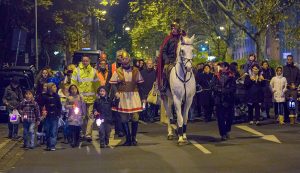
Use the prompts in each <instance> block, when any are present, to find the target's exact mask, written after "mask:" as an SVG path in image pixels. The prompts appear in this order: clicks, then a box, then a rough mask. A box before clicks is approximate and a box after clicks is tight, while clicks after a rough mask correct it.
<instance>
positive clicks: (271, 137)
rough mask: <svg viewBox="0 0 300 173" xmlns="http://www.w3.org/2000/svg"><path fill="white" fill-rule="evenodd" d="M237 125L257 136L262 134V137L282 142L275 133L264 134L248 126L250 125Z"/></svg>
mask: <svg viewBox="0 0 300 173" xmlns="http://www.w3.org/2000/svg"><path fill="white" fill-rule="evenodd" d="M235 127H237V128H239V129H242V130H245V131H247V132H249V133H252V134H254V135H256V136H260V137H261V139H264V140H267V141H271V142H275V143H278V144H281V141H280V140H279V139H278V138H277V137H276V136H275V135H264V134H263V133H261V132H259V131H257V130H254V129H252V128H250V127H248V126H235Z"/></svg>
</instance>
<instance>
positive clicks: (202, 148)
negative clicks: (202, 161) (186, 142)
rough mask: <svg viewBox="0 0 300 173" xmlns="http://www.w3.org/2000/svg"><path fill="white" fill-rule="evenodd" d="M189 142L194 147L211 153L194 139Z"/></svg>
mask: <svg viewBox="0 0 300 173" xmlns="http://www.w3.org/2000/svg"><path fill="white" fill-rule="evenodd" d="M190 142H191V143H192V144H193V145H194V146H195V147H196V148H198V149H199V150H200V151H202V152H203V153H204V154H211V151H209V150H208V149H206V148H205V147H204V146H203V145H201V144H199V143H198V142H196V141H194V140H190Z"/></svg>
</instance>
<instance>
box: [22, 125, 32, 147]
mask: <svg viewBox="0 0 300 173" xmlns="http://www.w3.org/2000/svg"><path fill="white" fill-rule="evenodd" d="M34 128H35V123H34V122H28V121H25V122H23V138H24V146H26V147H34V136H35V135H34Z"/></svg>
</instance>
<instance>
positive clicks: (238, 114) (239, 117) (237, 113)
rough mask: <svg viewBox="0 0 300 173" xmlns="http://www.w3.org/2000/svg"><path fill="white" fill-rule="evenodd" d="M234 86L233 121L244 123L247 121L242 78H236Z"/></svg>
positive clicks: (245, 94) (245, 98)
mask: <svg viewBox="0 0 300 173" xmlns="http://www.w3.org/2000/svg"><path fill="white" fill-rule="evenodd" d="M236 86H237V87H236V92H235V108H234V119H233V123H244V122H247V121H248V106H247V90H246V88H245V86H244V79H243V78H239V79H237V80H236Z"/></svg>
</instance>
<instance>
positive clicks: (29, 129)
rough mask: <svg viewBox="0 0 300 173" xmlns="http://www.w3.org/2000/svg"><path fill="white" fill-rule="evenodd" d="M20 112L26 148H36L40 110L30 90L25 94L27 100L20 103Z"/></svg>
mask: <svg viewBox="0 0 300 173" xmlns="http://www.w3.org/2000/svg"><path fill="white" fill-rule="evenodd" d="M19 112H20V114H21V118H22V121H23V138H24V144H23V147H24V148H30V149H33V148H34V128H35V123H37V125H38V124H39V122H40V109H39V106H38V104H37V102H35V101H34V98H33V93H32V91H30V90H27V91H26V92H25V99H24V100H23V101H22V102H21V103H20V106H19Z"/></svg>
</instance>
